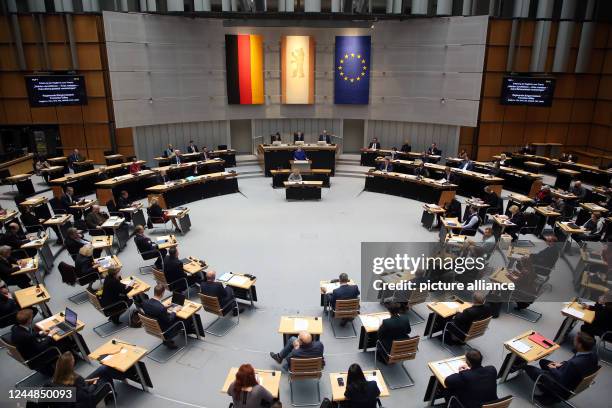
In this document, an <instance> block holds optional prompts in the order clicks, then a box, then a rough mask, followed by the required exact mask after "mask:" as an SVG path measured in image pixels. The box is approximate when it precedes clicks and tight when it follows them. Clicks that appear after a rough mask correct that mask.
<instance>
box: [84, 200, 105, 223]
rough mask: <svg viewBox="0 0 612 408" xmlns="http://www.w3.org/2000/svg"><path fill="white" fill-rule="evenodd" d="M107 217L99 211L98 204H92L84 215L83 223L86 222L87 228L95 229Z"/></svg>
mask: <svg viewBox="0 0 612 408" xmlns="http://www.w3.org/2000/svg"><path fill="white" fill-rule="evenodd" d="M107 219H108V216H107V215H106V214H103V213H102V212H101V211H100V206H99V205H94V206H92V207H91V211H90V212H88V213H87V215H86V216H85V224H87V228H89V229H96V228H99V227H100V226H101V225H102V224H104V223H105V222H106V220H107Z"/></svg>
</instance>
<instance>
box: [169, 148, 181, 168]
mask: <svg viewBox="0 0 612 408" xmlns="http://www.w3.org/2000/svg"><path fill="white" fill-rule="evenodd" d="M182 163H183V158H182V157H181V151H180V150H179V149H175V150H174V156H172V158H171V159H170V165H171V166H178V165H179V164H182Z"/></svg>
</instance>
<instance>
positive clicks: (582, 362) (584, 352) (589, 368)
mask: <svg viewBox="0 0 612 408" xmlns="http://www.w3.org/2000/svg"><path fill="white" fill-rule="evenodd" d="M594 346H595V340H594V339H593V337H591V336H590V335H589V334H587V333H583V332H578V333H576V336H574V348H575V350H576V354H574V356H573V357H572V358H570V359H569V360H567V361H562V362H554V361H550V360H548V359H545V358H543V359H541V360H540V362H539V364H540V368H538V367H534V366H531V365H527V366H525V372H526V373H527V375H528V376H529V378H531V380H532V381H536V379H537V378H538V377H539V376H540V374H544V379H543V380H540V381H541V382H540V383H538V389H539V391H540V392H541V394H539V395H536V399H537V400H538V401H539V402H540V403H542V404H545V405H549V404H553V403H556V402H558V401H559V397H561V398H568V397H569V393H568V392H567V391H566V390H570V391H572V390H574V389H575V388H576V387H577V386H578V384H580V382H581V381H582V380H583V379H584V377H587V376H589V375H591V374H593V373H594V372H595V371H597V369H598V359H597V353H594V352H593V347H594ZM550 380H553V381H554V382H553V381H550ZM557 384H560V385H561V386H562V387H563V388H561V387H559V386H558V385H557Z"/></svg>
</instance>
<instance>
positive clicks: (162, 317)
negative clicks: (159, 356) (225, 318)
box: [142, 283, 203, 348]
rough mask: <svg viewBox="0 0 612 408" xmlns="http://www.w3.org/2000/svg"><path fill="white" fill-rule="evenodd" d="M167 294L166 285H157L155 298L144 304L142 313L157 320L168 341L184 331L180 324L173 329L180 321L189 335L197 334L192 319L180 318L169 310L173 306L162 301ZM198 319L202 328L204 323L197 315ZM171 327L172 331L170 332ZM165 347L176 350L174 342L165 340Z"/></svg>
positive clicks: (154, 293)
mask: <svg viewBox="0 0 612 408" xmlns="http://www.w3.org/2000/svg"><path fill="white" fill-rule="evenodd" d="M165 292H166V288H165V286H164V285H162V284H161V283H158V284H157V285H155V288H154V289H153V297H152V298H150V299H147V300H145V301H143V302H142V311H143V312H144V313H145V315H147V316H148V317H150V318H152V319H155V320H157V322H158V323H159V327H160V328H161V330H162V331H163V332H164V333H165V335H164V336H165V337H166V338H167V339H172V338H173V337H176V336H177V335H178V334H179V333H180V331H181V329H182V326H181V325H180V324H179V325H176V326H174V327H173V325H174V324H176V323H177V322H179V321H182V322H183V323H184V324H185V328H186V329H187V333H190V334H192V333H195V327H194V326H193V322H192V319H191V318H189V319H187V320H183V319H181V318H179V317H178V316H177V315H176V313H175V312H174V311H171V310H169V309H171V308H173V306H172V304H170V305H169V306H164V304H163V303H162V300H163V299H164V293H165ZM196 318H197V322H198V326H200V325H201V324H202V322H201V320H200V318H199V316H197V315H196ZM171 327H172V329H171V330H170V331H168V330H169V329H170V328H171ZM166 331H168V332H166ZM200 333H203V330H200ZM164 345H165V346H166V347H169V348H176V344H174V341H173V340H164Z"/></svg>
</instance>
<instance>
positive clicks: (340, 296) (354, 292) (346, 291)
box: [329, 285, 359, 307]
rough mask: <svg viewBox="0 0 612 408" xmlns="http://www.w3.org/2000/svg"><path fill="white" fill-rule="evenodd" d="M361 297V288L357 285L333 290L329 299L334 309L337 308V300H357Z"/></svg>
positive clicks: (342, 286) (341, 286) (343, 286)
mask: <svg viewBox="0 0 612 408" xmlns="http://www.w3.org/2000/svg"><path fill="white" fill-rule="evenodd" d="M358 297H359V287H358V286H357V285H340V286H339V287H337V288H336V289H334V290H333V292H332V293H331V295H330V297H329V301H330V303H331V305H332V307H335V306H336V300H348V299H357V298H358Z"/></svg>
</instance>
